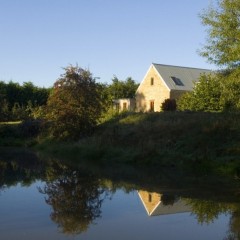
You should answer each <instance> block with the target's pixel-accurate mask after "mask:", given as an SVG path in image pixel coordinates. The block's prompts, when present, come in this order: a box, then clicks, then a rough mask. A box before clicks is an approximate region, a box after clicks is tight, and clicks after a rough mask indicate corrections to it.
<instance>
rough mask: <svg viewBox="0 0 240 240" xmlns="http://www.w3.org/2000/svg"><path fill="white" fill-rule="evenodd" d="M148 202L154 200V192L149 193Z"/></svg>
mask: <svg viewBox="0 0 240 240" xmlns="http://www.w3.org/2000/svg"><path fill="white" fill-rule="evenodd" d="M148 202H152V194H151V193H149V194H148Z"/></svg>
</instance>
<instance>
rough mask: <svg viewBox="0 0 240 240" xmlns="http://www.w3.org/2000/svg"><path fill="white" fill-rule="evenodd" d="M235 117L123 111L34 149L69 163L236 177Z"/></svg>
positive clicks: (238, 134) (239, 149) (239, 141)
mask: <svg viewBox="0 0 240 240" xmlns="http://www.w3.org/2000/svg"><path fill="white" fill-rule="evenodd" d="M239 119H240V114H239V113H228V114H223V113H185V112H169V113H148V114H145V113H131V114H130V113H124V114H123V115H120V116H116V117H115V118H114V119H111V120H109V121H107V122H105V123H103V124H101V125H99V126H98V128H97V129H96V131H95V133H94V135H93V136H91V137H89V138H85V139H82V140H80V141H79V142H74V143H73V142H61V143H60V142H50V143H49V142H45V143H41V144H40V145H38V146H37V149H40V150H41V151H42V152H45V153H46V154H50V155H55V156H56V157H59V158H61V159H67V160H68V161H73V162H93V163H96V164H100V165H105V166H107V165H111V166H114V165H116V166H118V165H119V164H122V165H125V164H126V165H134V166H136V165H138V166H154V167H158V168H160V169H165V170H167V171H175V172H177V171H184V172H192V173H194V174H199V175H210V174H224V175H231V176H235V177H239V176H240V121H239Z"/></svg>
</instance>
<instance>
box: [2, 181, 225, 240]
mask: <svg viewBox="0 0 240 240" xmlns="http://www.w3.org/2000/svg"><path fill="white" fill-rule="evenodd" d="M42 185H43V184H42V183H41V182H37V183H35V184H33V185H31V186H30V187H23V188H21V187H20V186H19V185H17V186H16V187H11V188H9V189H6V190H5V191H4V192H1V194H0V216H1V218H0V239H1V240H9V239H11V240H13V239H14V240H15V239H20V240H21V239H24V240H27V239H34V240H35V239H88V240H91V239H92V240H93V239H113V240H118V239H119V240H120V239H131V240H132V239H138V240H141V239H170V240H171V239H184V240H187V239H189V240H190V239H195V240H196V239H213V240H214V239H223V238H224V237H225V236H226V232H227V230H228V224H229V216H228V215H223V214H222V215H220V217H219V218H218V219H217V220H215V221H214V223H213V224H209V225H207V224H203V225H199V224H198V223H197V220H196V218H195V216H193V215H191V213H189V212H185V213H179V214H170V215H161V216H154V217H149V216H148V214H147V212H146V210H145V208H144V206H143V203H142V201H141V200H140V198H139V195H138V193H137V192H131V193H129V194H125V193H124V192H123V191H121V190H119V191H117V192H116V193H115V194H114V195H113V197H112V199H111V200H110V199H106V200H105V201H104V202H103V205H102V209H101V210H102V217H101V218H97V219H95V220H94V222H95V223H96V224H93V225H90V226H89V229H88V231H87V232H85V233H82V234H80V235H75V236H71V235H70V236H66V235H64V234H62V233H60V231H61V229H58V228H57V226H56V224H55V223H54V222H52V221H51V219H50V217H49V215H50V213H51V206H49V205H47V204H46V203H45V200H44V197H45V195H43V194H40V193H39V192H38V189H37V187H38V186H42Z"/></svg>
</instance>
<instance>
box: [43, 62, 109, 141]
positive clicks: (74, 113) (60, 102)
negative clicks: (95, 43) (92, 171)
mask: <svg viewBox="0 0 240 240" xmlns="http://www.w3.org/2000/svg"><path fill="white" fill-rule="evenodd" d="M64 70H65V73H64V74H62V75H61V76H60V78H59V79H58V80H57V81H56V82H55V84H54V89H53V92H52V94H51V95H50V97H49V99H48V103H47V119H48V120H50V122H51V123H52V126H51V129H50V130H51V134H52V135H53V136H54V137H56V138H71V139H78V138H79V137H80V136H81V135H86V134H89V133H90V132H91V131H92V130H93V127H94V126H96V124H97V122H98V119H99V118H100V117H101V115H102V113H103V111H104V110H105V109H104V104H102V94H101V93H102V92H101V91H100V87H99V85H98V84H97V83H96V82H95V80H94V78H93V77H92V74H91V73H90V72H89V71H87V70H83V69H82V68H79V67H78V66H72V65H70V66H68V67H66V68H64Z"/></svg>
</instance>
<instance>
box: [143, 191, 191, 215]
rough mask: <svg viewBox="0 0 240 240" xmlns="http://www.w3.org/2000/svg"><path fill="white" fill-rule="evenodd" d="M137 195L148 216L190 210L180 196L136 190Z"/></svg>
mask: <svg viewBox="0 0 240 240" xmlns="http://www.w3.org/2000/svg"><path fill="white" fill-rule="evenodd" d="M138 195H139V197H140V199H141V201H142V203H143V206H144V207H145V209H146V211H147V214H148V215H149V216H158V215H166V214H176V213H184V212H190V211H191V208H190V206H188V205H187V204H186V203H185V201H184V200H183V199H181V198H177V199H175V198H174V196H166V195H163V194H160V193H154V192H147V191H142V190H140V191H138Z"/></svg>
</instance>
